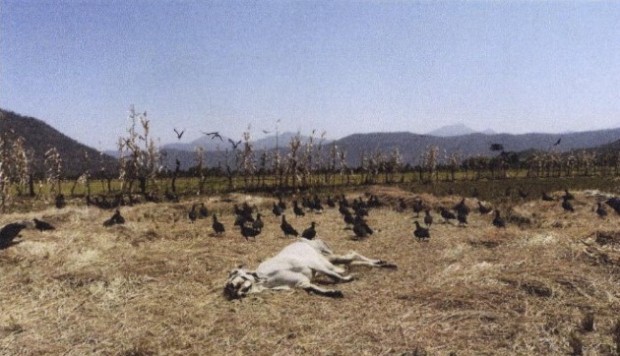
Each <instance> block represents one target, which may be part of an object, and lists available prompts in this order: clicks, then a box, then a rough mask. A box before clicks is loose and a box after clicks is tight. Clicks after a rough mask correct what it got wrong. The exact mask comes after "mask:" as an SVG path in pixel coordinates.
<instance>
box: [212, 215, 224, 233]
mask: <svg viewBox="0 0 620 356" xmlns="http://www.w3.org/2000/svg"><path fill="white" fill-rule="evenodd" d="M211 227H212V228H213V231H214V232H215V234H216V235H221V234H223V233H224V232H225V231H226V229H225V228H224V224H222V223H221V222H219V221H218V220H217V216H216V215H215V213H214V214H213V224H212V225H211Z"/></svg>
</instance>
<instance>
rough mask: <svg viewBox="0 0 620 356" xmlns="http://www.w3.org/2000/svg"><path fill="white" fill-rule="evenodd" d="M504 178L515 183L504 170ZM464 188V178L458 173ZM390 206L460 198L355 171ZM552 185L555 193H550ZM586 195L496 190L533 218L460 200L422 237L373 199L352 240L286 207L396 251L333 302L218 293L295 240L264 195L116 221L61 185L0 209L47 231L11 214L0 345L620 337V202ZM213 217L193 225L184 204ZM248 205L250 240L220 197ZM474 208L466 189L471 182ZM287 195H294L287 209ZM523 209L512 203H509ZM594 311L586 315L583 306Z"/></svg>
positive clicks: (509, 344)
mask: <svg viewBox="0 0 620 356" xmlns="http://www.w3.org/2000/svg"><path fill="white" fill-rule="evenodd" d="M515 187H516V186H515ZM468 188H469V187H468ZM363 189H364V191H350V192H348V195H349V197H351V198H353V197H357V196H360V195H363V194H364V193H365V192H372V193H375V194H377V195H378V196H379V197H380V198H381V199H382V200H383V201H385V202H388V203H392V204H395V203H396V200H397V198H398V197H404V198H406V200H407V201H408V202H411V201H412V200H413V198H414V196H419V197H421V198H422V199H423V200H424V201H425V202H426V203H427V204H429V205H430V206H432V207H433V208H436V207H438V206H439V205H445V206H452V205H454V204H455V203H456V202H458V201H459V200H460V196H457V195H448V196H441V197H439V196H436V195H432V194H429V193H425V192H421V191H416V192H411V191H404V190H401V189H399V188H395V187H376V186H373V187H365V188H363ZM561 193H562V192H561V191H556V192H554V195H555V196H556V197H559V195H560V194H561ZM597 199H600V197H597V196H595V195H592V194H589V193H586V192H577V193H576V202H575V203H574V205H575V209H576V212H575V213H573V214H570V213H565V212H564V211H563V210H562V208H561V207H560V203H559V202H557V201H556V202H543V201H541V200H539V199H538V196H535V197H533V199H531V200H521V201H506V200H495V201H494V202H493V204H496V205H498V206H499V207H500V208H501V209H502V210H503V211H504V212H506V211H507V210H508V209H509V207H511V208H512V213H511V214H512V215H513V216H519V217H521V218H525V220H529V223H525V224H523V225H521V226H517V225H516V224H514V223H513V224H510V223H509V226H508V228H507V229H505V230H498V229H496V228H494V227H493V226H492V225H491V219H492V216H481V215H479V214H478V213H477V212H475V211H474V212H473V213H472V214H471V216H470V219H469V220H470V221H469V226H467V227H464V228H463V227H457V226H456V225H454V224H444V223H441V221H440V218H439V217H438V215H437V213H435V214H434V215H435V224H434V225H433V226H432V227H431V239H430V241H429V242H424V243H420V242H417V241H416V240H415V239H414V238H413V236H412V231H413V221H414V220H415V215H414V214H413V213H412V212H411V211H407V212H404V213H402V212H397V211H395V210H394V209H392V208H389V207H386V208H381V209H377V210H372V211H371V212H370V216H369V219H368V221H369V224H370V225H371V226H372V227H374V228H375V229H376V233H375V234H374V235H373V236H371V237H370V238H368V239H366V240H364V241H354V240H353V239H351V237H352V233H351V231H350V230H344V229H343V227H344V223H343V222H342V219H341V217H340V215H339V213H338V212H337V210H327V211H325V212H324V213H323V214H313V213H308V214H306V216H305V217H302V218H295V217H293V216H292V212H290V210H289V213H288V215H289V216H287V217H288V218H289V219H288V220H289V221H290V222H291V223H292V224H293V225H294V226H295V227H297V228H298V230H302V229H303V228H305V227H307V226H309V224H310V222H311V221H316V222H317V224H318V226H317V231H318V234H319V236H320V237H321V238H323V239H324V240H325V241H327V242H328V244H330V246H331V247H332V248H333V249H334V250H335V251H337V252H346V251H348V250H356V251H358V252H360V253H361V254H364V255H367V256H369V257H377V258H382V259H386V260H388V261H391V262H394V263H396V264H397V265H398V267H399V268H398V269H397V270H395V271H386V270H379V269H369V268H363V267H357V268H356V269H354V270H353V273H355V274H356V276H357V280H355V281H353V282H351V283H347V284H342V285H339V286H338V288H339V289H341V290H342V291H343V293H344V295H345V297H344V298H343V299H339V300H333V299H329V298H323V297H319V296H314V295H308V294H306V293H305V292H303V291H300V290H292V291H280V292H264V293H262V294H258V295H252V296H250V297H248V298H245V299H244V300H237V301H232V302H231V301H227V300H225V299H224V298H223V296H222V288H223V285H224V281H225V279H226V276H227V273H228V271H229V270H230V269H231V268H233V267H235V266H237V265H239V264H244V265H246V266H247V267H248V268H254V267H256V266H257V265H258V264H259V263H260V261H262V260H264V259H265V258H268V257H270V256H272V255H274V254H275V253H277V252H278V251H279V250H280V249H281V248H282V247H284V246H285V245H287V244H288V243H290V242H291V240H290V239H285V238H284V237H283V236H282V233H281V231H280V229H279V220H278V219H277V218H275V217H274V216H273V215H272V214H271V213H270V207H271V203H272V202H273V199H272V198H266V197H262V196H257V195H244V194H229V195H218V196H211V197H209V198H198V197H197V198H185V199H184V200H183V201H182V202H181V203H179V204H172V203H160V204H153V203H147V204H140V205H136V206H134V207H125V208H122V209H121V211H122V213H123V215H124V216H125V218H126V219H127V223H126V224H125V225H123V226H115V227H112V228H105V227H103V226H102V222H103V221H104V220H105V219H107V218H108V217H109V216H110V215H111V214H112V213H111V212H110V211H102V210H99V209H97V208H94V207H86V206H84V204H83V201H82V199H77V198H76V199H75V200H74V201H72V200H71V199H70V200H69V206H68V207H67V208H65V209H62V210H57V209H55V208H50V207H44V206H37V207H36V208H35V209H33V210H30V211H26V210H24V209H20V210H21V211H20V212H15V213H10V214H4V215H0V226H2V225H4V224H6V223H9V222H13V221H18V220H23V219H32V218H35V217H37V218H43V219H44V220H46V221H48V222H50V223H53V224H54V225H56V227H57V229H56V230H55V231H51V232H38V231H36V230H31V229H28V230H24V231H23V232H22V237H21V243H19V244H17V245H15V246H13V247H11V248H9V249H7V250H2V251H0V310H1V312H0V354H2V355H43V354H63V355H85V354H100V355H156V354H162V355H164V354H165V355H218V354H226V355H246V354H257V355H292V354H299V355H303V354H307V355H403V354H408V355H413V354H424V353H426V354H429V355H448V354H451V353H455V354H457V355H481V354H494V355H498V354H499V355H503V354H511V355H512V354H524V355H525V354H527V355H534V354H570V353H573V352H575V351H576V350H578V349H581V350H582V351H583V352H584V353H585V354H589V355H599V354H600V355H615V354H618V353H619V352H620V349H619V348H620V326H619V325H618V324H617V323H618V320H619V318H620V283H619V282H620V216H619V215H617V214H615V213H614V212H613V211H611V209H608V210H610V214H609V216H608V217H607V218H606V219H599V218H598V217H597V216H596V214H595V213H594V211H593V208H594V205H595V202H596V200H597ZM201 201H204V202H205V203H206V205H207V207H208V208H209V209H210V210H211V211H215V212H217V213H218V216H219V215H221V219H220V220H221V221H222V222H224V224H225V225H226V228H227V232H226V234H225V235H224V236H222V237H214V236H212V233H211V220H210V219H206V220H198V221H197V222H196V223H194V224H190V223H189V222H188V219H187V217H186V215H187V211H188V209H189V207H190V206H191V204H192V203H195V202H201ZM243 201H248V202H249V203H250V204H256V205H257V206H258V207H259V209H260V210H261V211H262V212H263V215H264V216H265V222H266V226H265V229H264V231H263V233H262V234H261V235H260V236H259V238H258V239H257V241H255V242H254V241H245V240H244V239H243V238H242V237H241V235H240V234H239V232H238V231H236V230H234V229H233V228H232V222H233V215H232V203H233V202H237V203H241V202H243ZM467 203H468V204H469V206H470V207H472V208H473V207H475V203H476V199H472V198H468V199H467ZM289 209H290V208H289ZM522 220H523V219H522ZM590 315H591V316H593V320H594V325H593V328H592V330H589V329H590V328H589V326H588V323H587V321H588V317H589V316H590Z"/></svg>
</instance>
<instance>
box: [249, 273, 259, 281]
mask: <svg viewBox="0 0 620 356" xmlns="http://www.w3.org/2000/svg"><path fill="white" fill-rule="evenodd" d="M250 274H251V275H252V276H253V277H254V278H255V279H256V280H257V281H258V280H260V277H258V273H256V272H252V273H250Z"/></svg>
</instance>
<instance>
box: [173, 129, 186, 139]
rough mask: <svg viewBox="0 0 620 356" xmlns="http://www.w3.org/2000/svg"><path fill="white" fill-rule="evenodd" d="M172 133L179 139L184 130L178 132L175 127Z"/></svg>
mask: <svg viewBox="0 0 620 356" xmlns="http://www.w3.org/2000/svg"><path fill="white" fill-rule="evenodd" d="M174 133H175V134H177V138H178V139H179V140H180V139H181V137H183V134H184V133H185V130H183V131H181V132H179V131H178V130H177V129H176V128H174Z"/></svg>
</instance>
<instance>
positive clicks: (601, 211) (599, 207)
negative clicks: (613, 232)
mask: <svg viewBox="0 0 620 356" xmlns="http://www.w3.org/2000/svg"><path fill="white" fill-rule="evenodd" d="M596 205H597V207H596V213H597V214H598V216H600V217H601V218H604V217H606V216H607V210H605V207H603V204H602V203H601V202H598V203H596Z"/></svg>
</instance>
